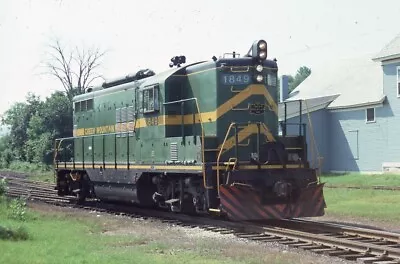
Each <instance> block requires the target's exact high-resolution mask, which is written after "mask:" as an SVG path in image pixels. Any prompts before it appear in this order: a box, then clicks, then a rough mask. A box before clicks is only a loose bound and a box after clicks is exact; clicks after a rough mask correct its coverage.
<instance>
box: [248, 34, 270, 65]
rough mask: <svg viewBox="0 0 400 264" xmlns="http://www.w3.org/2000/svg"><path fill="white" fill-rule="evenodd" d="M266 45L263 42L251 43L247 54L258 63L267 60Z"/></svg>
mask: <svg viewBox="0 0 400 264" xmlns="http://www.w3.org/2000/svg"><path fill="white" fill-rule="evenodd" d="M267 51H268V45H267V42H266V41H265V40H262V39H260V40H256V41H254V42H253V45H252V46H251V48H250V50H249V52H248V54H249V55H250V52H251V56H252V57H253V58H254V59H255V60H257V61H258V62H259V63H261V62H262V61H264V60H266V59H267Z"/></svg>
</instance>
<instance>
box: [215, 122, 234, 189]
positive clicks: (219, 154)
mask: <svg viewBox="0 0 400 264" xmlns="http://www.w3.org/2000/svg"><path fill="white" fill-rule="evenodd" d="M234 125H236V123H234V122H232V123H231V124H230V125H229V127H228V130H227V132H226V134H225V138H224V141H223V142H222V145H221V149H220V150H219V153H218V156H217V190H218V195H219V160H220V158H221V155H222V152H223V149H224V146H225V143H226V141H227V139H228V136H229V133H230V132H231V129H232V127H233V126H234Z"/></svg>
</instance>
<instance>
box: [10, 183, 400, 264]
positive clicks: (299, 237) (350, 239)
mask: <svg viewBox="0 0 400 264" xmlns="http://www.w3.org/2000/svg"><path fill="white" fill-rule="evenodd" d="M7 195H9V196H12V197H18V196H23V197H27V198H28V199H31V200H38V201H44V202H47V203H51V204H55V205H58V206H68V207H78V208H82V209H88V210H91V211H93V210H95V211H98V212H105V213H111V214H118V215H126V216H128V217H134V218H138V217H139V218H148V219H157V220H161V221H163V222H169V223H174V224H176V225H182V226H197V227H200V228H202V229H204V230H209V231H214V232H218V233H222V234H235V235H236V236H237V237H240V238H244V239H248V240H254V241H258V242H279V243H281V244H284V245H287V246H289V247H294V248H300V249H304V250H309V251H312V252H315V253H319V254H325V255H329V256H335V257H339V258H343V259H346V260H353V261H358V262H360V261H361V262H364V263H379V264H392V263H400V233H394V232H387V231H380V230H373V229H366V228H359V227H354V226H348V225H342V224H330V223H323V222H317V221H315V220H314V221H310V220H303V219H294V220H283V221H277V220H274V221H264V222H230V221H225V220H220V219H212V218H207V217H192V216H188V215H182V214H174V213H170V212H165V211H156V210H149V209H144V208H138V207H133V206H126V205H120V204H117V205H116V204H108V203H102V202H98V201H95V200H92V201H88V202H87V204H85V205H83V206H77V205H74V199H73V198H72V197H58V196H57V193H56V191H55V190H54V187H53V186H52V185H51V184H47V183H41V182H31V181H29V180H26V179H23V180H22V179H14V178H9V179H8V190H7Z"/></svg>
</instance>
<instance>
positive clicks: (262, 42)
mask: <svg viewBox="0 0 400 264" xmlns="http://www.w3.org/2000/svg"><path fill="white" fill-rule="evenodd" d="M258 48H259V49H260V50H265V49H267V43H266V42H264V41H260V42H259V43H258Z"/></svg>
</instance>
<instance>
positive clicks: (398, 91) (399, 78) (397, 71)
mask: <svg viewBox="0 0 400 264" xmlns="http://www.w3.org/2000/svg"><path fill="white" fill-rule="evenodd" d="M399 71H400V66H397V67H396V80H397V82H396V94H397V98H400V88H399V85H400V76H399Z"/></svg>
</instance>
